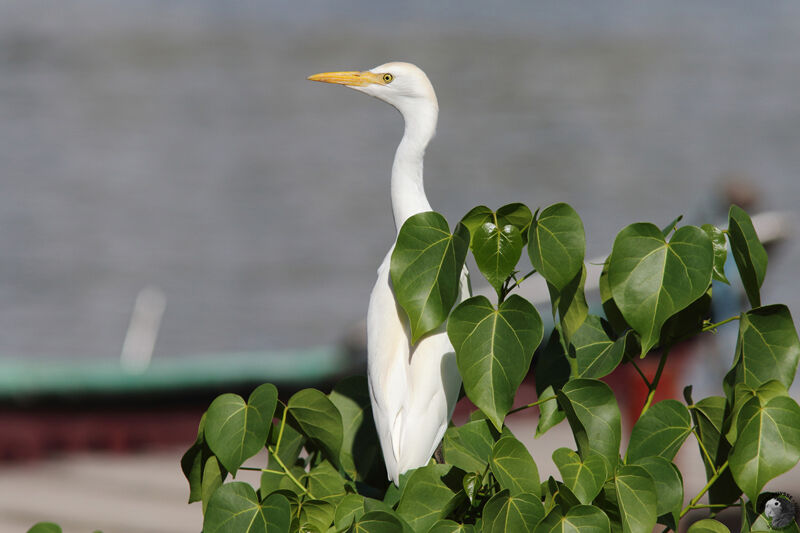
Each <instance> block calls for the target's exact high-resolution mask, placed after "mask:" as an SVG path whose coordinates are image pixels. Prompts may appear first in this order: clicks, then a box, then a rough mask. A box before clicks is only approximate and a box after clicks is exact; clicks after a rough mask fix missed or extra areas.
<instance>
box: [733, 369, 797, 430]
mask: <svg viewBox="0 0 800 533" xmlns="http://www.w3.org/2000/svg"><path fill="white" fill-rule="evenodd" d="M787 394H788V392H787V390H786V387H785V386H784V385H783V383H781V382H780V381H778V380H775V379H773V380H770V381H767V382H766V383H764V384H763V385H761V386H760V387H759V388H757V389H754V388H752V387H750V386H749V385H747V384H745V383H737V384H736V387H735V388H734V395H733V397H734V404H733V408H732V409H731V414H730V428H729V429H728V432H727V433H726V434H725V437H726V438H727V439H728V442H730V443H731V444H733V443H734V442H736V435H737V429H736V423H737V419H738V418H739V412H740V411H741V410H742V407H743V406H744V404H746V403H747V402H748V401H749V400H750V399H751V398H754V397H758V398H759V400H761V403H762V405H763V404H765V403H767V402H768V401H769V400H771V399H772V398H774V397H776V396H786V395H787Z"/></svg>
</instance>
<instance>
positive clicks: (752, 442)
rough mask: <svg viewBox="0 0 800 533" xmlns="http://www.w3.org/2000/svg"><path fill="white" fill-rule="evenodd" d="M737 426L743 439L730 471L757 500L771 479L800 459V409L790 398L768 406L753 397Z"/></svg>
mask: <svg viewBox="0 0 800 533" xmlns="http://www.w3.org/2000/svg"><path fill="white" fill-rule="evenodd" d="M736 423H737V426H738V427H739V436H738V438H737V439H736V444H734V446H733V449H732V450H731V454H730V458H729V463H730V469H731V472H732V473H733V478H734V479H735V480H736V483H737V484H738V485H739V487H741V488H742V490H743V491H744V493H745V494H746V495H747V497H748V498H750V499H751V500H754V501H755V500H756V499H757V498H758V494H759V492H761V489H762V488H764V485H765V484H766V483H767V482H768V481H769V480H771V479H773V478H775V477H777V476H779V475H780V474H783V473H784V472H787V471H788V470H790V469H791V468H792V467H793V466H794V465H795V464H797V461H798V460H800V407H798V405H797V403H795V401H794V400H793V399H791V398H789V397H788V396H778V397H775V398H772V399H771V400H769V401H768V402H766V404H764V405H762V404H761V402H760V400H759V398H752V399H751V400H749V401H748V402H747V403H745V404H744V405H743V406H742V409H741V411H740V412H739V417H738V420H737V422H736Z"/></svg>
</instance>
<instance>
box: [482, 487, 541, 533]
mask: <svg viewBox="0 0 800 533" xmlns="http://www.w3.org/2000/svg"><path fill="white" fill-rule="evenodd" d="M543 517H544V507H543V506H542V502H541V501H540V500H539V497H538V496H536V495H534V494H526V493H521V494H517V495H515V496H514V495H512V494H511V493H510V492H509V491H508V490H502V491H500V492H498V493H497V494H495V495H494V496H492V498H491V499H490V500H489V501H488V502H486V506H485V507H484V509H483V529H482V531H483V532H484V533H505V532H507V531H532V530H533V528H534V526H535V525H536V524H537V523H538V522H539V520H541V519H542V518H543Z"/></svg>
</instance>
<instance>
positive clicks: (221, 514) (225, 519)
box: [203, 481, 292, 533]
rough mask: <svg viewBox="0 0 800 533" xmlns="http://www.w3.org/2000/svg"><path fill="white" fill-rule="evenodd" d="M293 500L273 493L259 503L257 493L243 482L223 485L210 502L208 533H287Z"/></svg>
mask: <svg viewBox="0 0 800 533" xmlns="http://www.w3.org/2000/svg"><path fill="white" fill-rule="evenodd" d="M291 521H292V519H291V508H290V507H289V501H288V500H287V499H286V498H285V497H284V496H283V495H281V494H271V495H270V496H268V497H267V498H265V499H264V501H263V502H261V503H259V501H258V497H257V496H256V492H255V491H254V490H253V488H252V487H251V486H250V485H248V484H247V483H242V482H239V481H236V482H233V483H227V484H225V485H223V486H221V487H220V488H219V489H217V491H216V492H215V493H214V495H213V496H212V497H211V501H210V502H209V503H208V511H207V512H206V515H205V518H204V520H203V531H204V532H205V533H218V532H219V533H229V532H234V531H235V532H237V533H272V532H287V533H288V531H289V524H290V523H291Z"/></svg>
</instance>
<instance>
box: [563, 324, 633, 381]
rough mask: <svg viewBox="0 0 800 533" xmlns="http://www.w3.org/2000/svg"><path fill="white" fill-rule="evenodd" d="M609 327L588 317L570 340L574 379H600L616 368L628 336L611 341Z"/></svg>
mask: <svg viewBox="0 0 800 533" xmlns="http://www.w3.org/2000/svg"><path fill="white" fill-rule="evenodd" d="M609 330H610V326H609V325H608V323H607V322H605V320H603V319H602V318H600V317H598V316H595V315H589V316H588V317H587V318H586V320H585V321H584V322H583V324H582V325H581V327H580V328H578V330H577V331H576V332H575V334H574V335H573V336H572V338H571V339H570V344H571V345H572V350H573V351H574V353H573V354H572V355H574V357H575V363H576V370H577V372H576V374H575V375H576V377H579V378H602V377H604V376H607V375H608V374H610V373H611V372H613V371H614V369H615V368H617V365H619V363H620V361H622V356H623V355H625V350H626V347H627V343H628V339H629V338H630V336H629V335H624V336H622V337H620V338H619V339H616V340H613V339H612V338H611V337H610V333H609Z"/></svg>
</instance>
